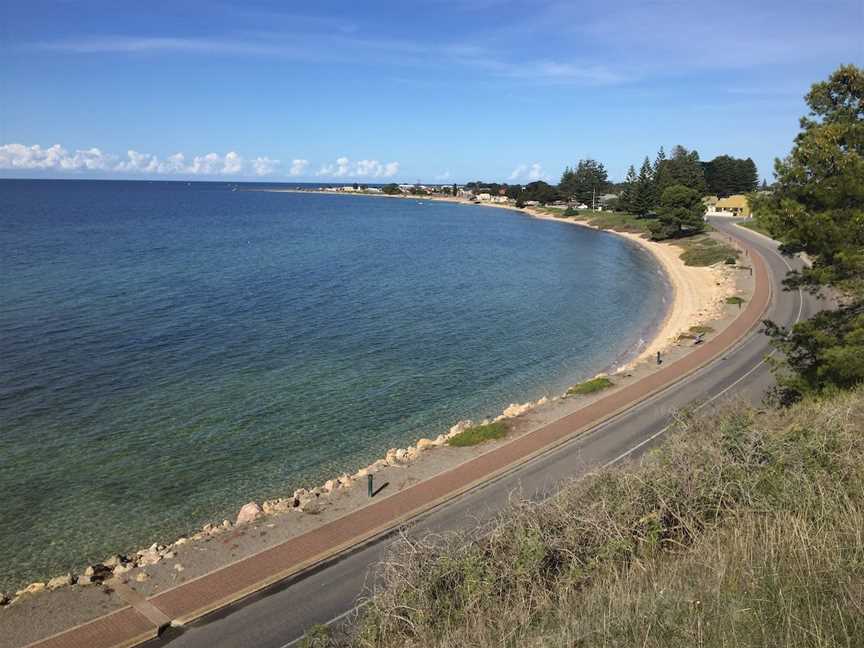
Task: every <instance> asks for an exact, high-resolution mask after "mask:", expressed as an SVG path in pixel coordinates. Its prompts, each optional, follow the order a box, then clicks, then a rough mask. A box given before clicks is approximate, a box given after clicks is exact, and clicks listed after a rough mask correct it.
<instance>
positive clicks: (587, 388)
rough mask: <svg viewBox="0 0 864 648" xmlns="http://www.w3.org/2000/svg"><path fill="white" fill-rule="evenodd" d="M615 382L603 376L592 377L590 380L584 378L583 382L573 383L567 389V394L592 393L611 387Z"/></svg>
mask: <svg viewBox="0 0 864 648" xmlns="http://www.w3.org/2000/svg"><path fill="white" fill-rule="evenodd" d="M614 384H615V383H613V382H612V381H611V380H609V379H608V378H606V377H604V376H600V377H598V378H592V379H591V380H586V381H585V382H582V383H579V384H578V385H573V386H572V387H571V388H570V389H568V390H567V395H568V396H579V395H582V394H594V393H596V392H599V391H603V390H604V389H608V388H609V387H612V386H613V385H614Z"/></svg>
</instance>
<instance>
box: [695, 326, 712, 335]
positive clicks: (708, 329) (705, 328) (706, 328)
mask: <svg viewBox="0 0 864 648" xmlns="http://www.w3.org/2000/svg"><path fill="white" fill-rule="evenodd" d="M690 332H691V333H696V334H699V333H713V332H714V329H713V328H711V327H710V326H691V327H690Z"/></svg>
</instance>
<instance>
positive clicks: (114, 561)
mask: <svg viewBox="0 0 864 648" xmlns="http://www.w3.org/2000/svg"><path fill="white" fill-rule="evenodd" d="M124 562H126V561H125V560H124V559H123V557H121V556H117V555H114V556H111V557H110V558H109V559H108V560H104V561H102V564H103V565H105V566H106V567H111V568H112V569H113V568H114V567H116V566H117V565H119V564H121V563H124Z"/></svg>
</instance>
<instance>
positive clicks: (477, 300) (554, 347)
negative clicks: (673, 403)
mask: <svg viewBox="0 0 864 648" xmlns="http://www.w3.org/2000/svg"><path fill="white" fill-rule="evenodd" d="M666 292H667V288H666V284H665V280H664V278H663V277H662V276H661V274H660V271H659V269H658V267H657V265H656V264H655V263H654V261H653V259H651V258H650V257H649V256H648V255H647V253H646V252H644V251H643V250H641V249H639V248H638V247H637V246H634V245H633V244H631V243H629V242H627V241H625V240H623V239H621V238H619V237H616V236H614V235H610V234H606V233H601V232H594V231H589V230H586V229H584V228H579V227H573V226H570V225H566V224H562V223H554V222H541V221H537V220H534V219H531V218H528V217H526V216H524V215H522V214H519V213H517V212H513V211H505V210H500V209H488V208H483V207H473V206H461V205H452V204H442V203H438V204H434V203H430V202H428V201H426V202H422V204H421V203H419V202H418V201H413V200H393V199H387V198H355V197H350V196H325V195H313V194H293V193H263V192H247V191H231V185H228V184H221V183H193V184H191V185H187V184H186V183H169V182H164V183H148V182H98V181H53V182H52V181H12V180H10V181H0V493H2V494H3V496H2V498H0V546H2V547H3V552H2V554H0V589H4V588H6V589H9V588H11V587H13V586H14V585H17V584H20V583H21V582H23V581H26V580H28V579H32V578H36V577H45V576H51V575H56V574H57V573H61V572H63V571H65V570H66V569H69V568H80V566H81V565H83V564H84V563H85V562H86V561H87V560H99V559H102V558H104V557H105V556H107V555H108V554H110V553H112V552H114V551H117V550H125V549H131V548H137V547H140V546H143V545H147V544H150V543H151V542H153V541H156V540H159V541H170V540H173V539H174V538H175V537H176V536H178V535H180V534H181V533H184V532H188V531H190V530H192V529H195V528H198V527H200V525H201V524H203V523H204V522H208V521H218V520H221V519H222V518H223V517H232V518H233V515H234V514H235V513H236V510H237V509H238V508H239V506H240V505H242V504H243V503H244V502H246V501H248V500H250V499H257V500H259V501H260V500H261V499H264V498H267V497H270V496H277V495H284V494H287V493H290V492H292V491H293V490H294V489H295V488H298V487H300V486H311V485H316V484H319V483H321V482H322V481H323V480H324V479H325V478H328V477H331V476H335V475H337V474H339V473H341V472H343V471H353V470H356V469H357V468H360V467H362V466H363V465H365V464H366V463H369V462H370V461H372V460H374V459H375V458H378V457H380V456H382V455H383V453H384V452H385V451H386V449H387V448H390V447H393V446H405V445H407V444H409V443H411V442H413V441H415V440H416V439H418V438H419V437H422V436H427V437H434V436H435V435H437V434H439V433H440V432H442V431H444V430H445V429H446V428H448V427H449V426H451V425H452V424H453V423H455V422H456V421H458V420H459V419H462V418H468V417H473V418H482V417H483V416H487V415H494V414H497V413H499V412H500V411H501V409H502V408H503V407H505V406H506V405H507V404H509V403H510V402H524V401H526V400H529V399H536V398H538V397H540V396H541V395H544V394H549V395H552V394H556V393H560V392H561V391H563V389H564V388H566V386H567V385H568V384H571V383H573V382H575V381H576V380H578V379H581V378H584V377H586V376H589V375H592V374H594V373H596V372H597V371H600V370H602V369H604V368H606V367H608V366H610V365H612V364H614V363H616V362H619V361H620V360H621V357H622V354H626V353H632V352H633V350H634V349H635V347H636V345H637V343H638V342H639V339H640V336H643V335H645V331H646V329H648V328H650V327H651V326H653V325H655V324H656V322H657V321H658V320H659V319H660V318H661V317H662V314H663V311H664V308H665V307H664V295H665V294H666Z"/></svg>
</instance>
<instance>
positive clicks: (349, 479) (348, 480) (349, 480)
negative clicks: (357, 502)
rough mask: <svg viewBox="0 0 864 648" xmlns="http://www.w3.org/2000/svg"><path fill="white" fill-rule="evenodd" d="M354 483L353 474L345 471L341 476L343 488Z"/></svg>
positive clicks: (340, 482) (349, 486) (340, 483)
mask: <svg viewBox="0 0 864 648" xmlns="http://www.w3.org/2000/svg"><path fill="white" fill-rule="evenodd" d="M353 483H354V479H353V478H352V477H351V475H349V474H347V473H343V474H342V475H340V476H339V486H340V487H342V488H351V485H352V484H353Z"/></svg>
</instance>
